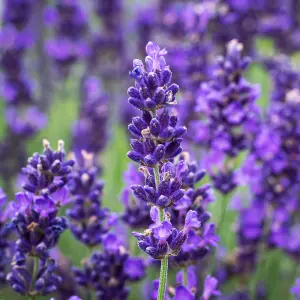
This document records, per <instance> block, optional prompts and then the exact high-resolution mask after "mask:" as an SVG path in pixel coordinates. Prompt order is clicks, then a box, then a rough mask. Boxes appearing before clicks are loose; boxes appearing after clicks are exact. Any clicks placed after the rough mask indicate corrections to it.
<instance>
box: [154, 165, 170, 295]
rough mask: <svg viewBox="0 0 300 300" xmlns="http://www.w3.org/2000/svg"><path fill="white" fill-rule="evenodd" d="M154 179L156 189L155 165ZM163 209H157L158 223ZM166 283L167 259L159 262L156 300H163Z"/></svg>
mask: <svg viewBox="0 0 300 300" xmlns="http://www.w3.org/2000/svg"><path fill="white" fill-rule="evenodd" d="M153 172H154V179H155V187H156V189H158V186H159V166H158V165H156V166H155V168H154V169H153ZM164 218H165V216H164V209H163V208H159V221H160V222H162V221H163V220H164ZM167 281H168V257H166V258H164V259H162V260H161V265H160V274H159V288H158V295H157V300H164V299H165V294H166V287H167Z"/></svg>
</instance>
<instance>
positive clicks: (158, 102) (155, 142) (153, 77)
mask: <svg viewBox="0 0 300 300" xmlns="http://www.w3.org/2000/svg"><path fill="white" fill-rule="evenodd" d="M146 52H147V57H146V58H145V65H144V64H143V63H142V61H140V60H138V59H136V60H134V61H133V70H132V71H131V72H130V75H131V76H132V77H133V78H134V79H135V87H130V88H129V89H128V95H129V96H130V98H129V99H128V101H129V103H130V104H132V105H133V106H135V107H137V108H138V109H140V110H141V111H142V115H141V117H134V118H133V119H132V123H131V124H129V126H128V129H129V132H130V133H131V135H132V136H133V139H131V140H130V145H131V148H132V151H129V152H128V157H129V158H130V159H131V160H133V161H135V162H138V163H140V171H141V172H143V174H144V177H145V185H144V186H143V185H137V184H135V185H132V186H131V189H132V191H133V194H134V196H135V197H136V198H137V199H138V200H139V201H143V202H146V203H147V204H148V205H150V206H151V209H150V217H151V219H152V221H153V223H154V224H153V225H151V226H150V227H149V229H147V230H146V231H145V232H144V233H137V232H133V235H134V236H135V237H136V238H137V240H138V245H139V247H140V248H141V249H142V250H143V251H145V252H146V253H147V254H148V255H150V256H151V257H152V258H154V259H158V260H160V261H161V269H160V279H159V288H158V295H157V299H160V300H161V299H164V298H165V294H166V285H167V275H168V260H169V257H172V256H176V255H178V254H179V253H180V251H181V248H182V246H183V245H184V243H185V242H186V240H187V239H188V236H189V233H190V232H191V230H192V229H193V228H194V229H197V228H200V227H201V225H202V223H201V221H200V218H199V216H198V213H197V211H196V210H188V209H189V205H188V204H187V207H186V208H187V209H186V210H183V211H182V213H183V214H182V215H181V216H180V224H182V225H183V226H182V227H181V228H180V229H179V230H178V229H176V228H174V227H173V225H174V224H173V225H172V223H171V221H173V220H172V215H171V213H170V210H171V209H172V208H173V207H175V206H176V205H178V204H179V202H180V201H181V199H182V198H183V197H184V194H185V190H184V189H183V188H184V184H185V183H186V184H187V185H188V184H193V183H195V182H197V181H198V180H200V179H201V178H202V177H203V175H204V174H203V172H200V173H196V174H195V175H194V173H192V172H189V167H188V166H187V165H186V164H185V162H184V161H183V160H180V161H178V162H176V161H174V159H176V157H177V156H178V155H179V154H180V153H181V151H182V148H181V142H182V138H181V137H182V136H183V134H184V133H185V132H186V128H185V127H183V126H179V125H177V122H178V117H177V116H176V115H174V114H172V112H171V108H170V107H171V106H172V105H174V104H176V99H175V96H176V93H177V92H178V90H179V87H178V85H176V84H174V83H172V84H171V83H170V82H171V78H172V72H171V71H170V69H169V67H168V66H167V65H166V61H165V58H164V56H165V55H166V54H167V51H166V50H165V49H160V47H159V46H158V45H157V44H155V43H154V42H149V43H148V44H147V46H146ZM171 161H172V162H171ZM192 168H193V167H192ZM192 170H193V169H192ZM194 176H195V177H194ZM201 192H203V193H205V189H204V190H198V194H199V195H198V196H199V198H201ZM190 197H193V196H192V195H191V194H190ZM196 197H197V196H196ZM196 197H195V198H196ZM199 198H198V199H199ZM190 201H191V200H190ZM186 202H187V203H188V200H186ZM183 205H184V204H183ZM190 205H191V204H190Z"/></svg>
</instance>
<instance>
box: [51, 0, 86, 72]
mask: <svg viewBox="0 0 300 300" xmlns="http://www.w3.org/2000/svg"><path fill="white" fill-rule="evenodd" d="M45 21H46V22H47V23H48V24H49V25H51V26H53V28H54V31H55V36H54V38H53V39H51V40H49V41H48V44H47V52H48V55H49V56H50V57H52V58H53V60H54V61H55V63H56V65H57V66H58V68H59V70H60V72H61V74H62V75H63V76H64V77H65V76H67V75H68V74H69V72H70V67H71V66H72V65H73V64H74V63H75V62H76V61H77V60H79V59H82V58H85V57H86V56H87V55H88V51H89V48H88V44H87V41H86V39H85V38H84V37H85V34H86V31H87V16H86V15H85V12H84V11H83V9H82V8H81V6H80V2H79V1H77V0H71V1H70V0H57V1H56V3H55V6H54V7H49V9H48V11H47V13H46V14H45Z"/></svg>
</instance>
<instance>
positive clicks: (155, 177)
mask: <svg viewBox="0 0 300 300" xmlns="http://www.w3.org/2000/svg"><path fill="white" fill-rule="evenodd" d="M153 172H154V179H155V187H156V190H157V189H158V186H159V166H158V165H156V166H155V168H154V169H153Z"/></svg>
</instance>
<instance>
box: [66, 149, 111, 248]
mask: <svg viewBox="0 0 300 300" xmlns="http://www.w3.org/2000/svg"><path fill="white" fill-rule="evenodd" d="M82 157H83V159H84V164H83V166H81V165H80V163H79V164H77V166H76V167H75V168H74V170H73V172H72V173H71V174H70V175H69V179H70V182H69V189H70V198H71V199H70V200H71V201H72V207H71V208H69V209H68V210H67V216H68V217H69V218H70V221H71V222H70V223H71V224H70V229H71V231H72V233H73V234H74V236H75V237H76V238H77V239H78V240H79V241H81V242H82V243H84V244H85V245H87V246H88V247H95V246H97V245H99V244H100V243H101V242H102V238H103V235H104V234H105V233H106V232H108V230H109V227H110V223H109V222H110V220H109V219H110V213H109V210H108V209H105V208H102V202H101V200H102V190H103V186H104V183H103V182H102V181H100V180H98V179H97V176H98V175H99V168H97V167H96V166H95V164H94V157H93V155H92V154H89V153H87V152H85V151H83V152H82Z"/></svg>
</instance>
